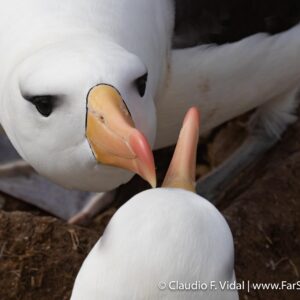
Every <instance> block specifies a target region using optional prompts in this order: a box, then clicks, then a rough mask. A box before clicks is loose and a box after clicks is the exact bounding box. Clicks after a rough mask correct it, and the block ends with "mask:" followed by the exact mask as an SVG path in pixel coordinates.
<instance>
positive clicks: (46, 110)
mask: <svg viewBox="0 0 300 300" xmlns="http://www.w3.org/2000/svg"><path fill="white" fill-rule="evenodd" d="M25 99H26V100H27V101H29V102H31V103H32V104H33V105H34V106H35V107H36V109H37V111H38V112H39V113H40V114H41V115H42V116H44V117H49V116H50V115H51V113H52V111H53V108H54V101H55V97H54V96H51V95H45V96H33V97H25Z"/></svg>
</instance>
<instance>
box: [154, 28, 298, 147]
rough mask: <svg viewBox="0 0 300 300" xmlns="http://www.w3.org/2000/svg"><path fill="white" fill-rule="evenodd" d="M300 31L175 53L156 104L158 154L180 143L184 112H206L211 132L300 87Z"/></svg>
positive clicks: (204, 123) (205, 124) (206, 126)
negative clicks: (190, 108)
mask: <svg viewBox="0 0 300 300" xmlns="http://www.w3.org/2000/svg"><path fill="white" fill-rule="evenodd" d="M299 36H300V25H297V26H295V27H293V28H292V29H290V30H288V31H285V32H282V33H279V34H277V35H273V36H269V35H267V34H256V35H253V36H250V37H248V38H245V39H243V40H241V41H238V42H235V43H229V44H225V45H220V46H205V45H202V46H196V47H192V48H186V49H177V50H173V51H172V53H171V61H170V64H169V65H170V67H169V69H168V72H169V74H168V75H167V80H166V84H165V87H164V93H163V95H162V96H161V97H160V98H159V99H158V101H157V118H158V129H157V143H156V148H161V147H165V146H168V145H172V144H174V143H176V138H177V135H178V132H179V130H180V126H181V120H182V119H183V116H184V114H185V112H186V111H187V110H188V108H189V107H191V106H197V107H199V109H200V110H201V115H202V118H201V119H202V126H201V128H202V130H201V132H204V133H205V132H207V131H208V130H210V129H212V128H214V127H216V126H218V125H220V124H222V123H223V122H225V121H228V120H230V119H232V118H234V117H236V116H239V115H241V114H243V113H245V112H247V111H249V110H251V109H253V108H255V107H258V106H260V105H262V104H263V103H265V102H267V101H268V100H271V99H273V98H274V97H278V96H280V95H281V94H282V93H285V92H286V91H288V90H290V89H294V88H297V87H298V86H299V84H300V59H299V54H300V39H299Z"/></svg>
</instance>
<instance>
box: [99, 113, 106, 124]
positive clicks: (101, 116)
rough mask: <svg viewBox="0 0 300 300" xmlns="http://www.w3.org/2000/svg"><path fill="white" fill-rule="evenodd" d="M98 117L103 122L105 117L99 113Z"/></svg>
mask: <svg viewBox="0 0 300 300" xmlns="http://www.w3.org/2000/svg"><path fill="white" fill-rule="evenodd" d="M99 119H100V121H101V123H103V124H105V118H104V116H103V115H100V116H99Z"/></svg>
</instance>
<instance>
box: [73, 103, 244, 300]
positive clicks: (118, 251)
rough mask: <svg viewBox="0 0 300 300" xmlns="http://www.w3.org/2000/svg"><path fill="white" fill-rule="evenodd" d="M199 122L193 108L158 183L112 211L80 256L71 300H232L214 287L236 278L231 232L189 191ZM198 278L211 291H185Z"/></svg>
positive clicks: (233, 295) (234, 297)
mask: <svg viewBox="0 0 300 300" xmlns="http://www.w3.org/2000/svg"><path fill="white" fill-rule="evenodd" d="M198 123H199V117H198V113H197V111H196V109H194V108H193V109H191V110H190V111H189V113H188V114H187V116H186V119H185V121H184V125H183V128H182V130H181V133H180V137H179V141H178V144H177V147H176V150H175V154H174V157H173V160H172V162H171V165H170V169H169V171H168V173H167V176H166V179H165V181H164V187H163V188H157V189H152V190H148V191H145V192H142V193H140V194H138V195H136V196H135V197H133V198H132V199H131V200H130V201H129V202H127V203H126V204H125V205H124V206H122V207H121V208H120V209H119V210H118V211H117V212H116V214H115V215H114V216H113V218H112V219H111V221H110V223H109V224H108V226H107V228H106V230H105V232H104V234H103V236H102V237H101V239H100V240H99V241H98V243H97V244H96V245H95V247H94V248H93V250H92V251H91V253H90V254H89V256H88V257H87V258H86V260H85V262H84V264H83V266H82V268H81V270H80V272H79V274H78V276H77V279H76V282H75V286H74V289H73V294H72V297H71V300H81V299H89V300H99V299H111V300H117V299H124V300H138V299H167V300H171V299H172V300H174V299H175V300H179V299H195V300H196V299H197V300H199V299H203V300H204V299H205V300H237V299H238V294H237V292H236V291H231V290H221V287H220V286H218V284H219V282H222V283H224V284H226V282H228V283H233V282H234V280H235V274H234V247H233V239H232V235H231V232H230V229H229V227H228V225H227V223H226V221H225V219H224V217H223V216H222V215H221V214H220V213H219V211H218V210H217V209H216V208H215V207H214V206H213V205H212V204H211V203H209V202H208V201H207V200H205V199H204V198H202V197H200V196H198V195H196V194H195V193H194V192H191V190H194V184H193V181H194V177H195V174H194V170H195V159H196V146H197V140H198V135H199V128H198ZM199 282H200V283H206V284H208V287H210V284H211V283H213V282H215V283H216V287H217V289H216V290H215V289H213V288H208V289H207V290H206V291H205V290H201V289H200V288H198V290H194V291H191V290H188V289H189V284H190V285H191V284H194V285H195V284H196V286H197V284H198V283H199ZM180 284H186V290H184V289H182V285H181V289H180V286H179V285H180Z"/></svg>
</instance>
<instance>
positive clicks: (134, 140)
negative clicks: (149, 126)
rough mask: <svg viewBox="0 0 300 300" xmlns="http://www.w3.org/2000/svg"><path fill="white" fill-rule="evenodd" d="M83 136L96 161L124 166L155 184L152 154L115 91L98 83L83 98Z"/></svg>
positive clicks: (153, 185)
mask: <svg viewBox="0 0 300 300" xmlns="http://www.w3.org/2000/svg"><path fill="white" fill-rule="evenodd" d="M86 137H87V140H88V142H89V144H90V147H91V149H92V151H93V154H94V156H95V158H96V160H97V161H98V162H99V163H102V164H106V165H110V166H115V167H119V168H123V169H127V170H129V171H132V172H134V173H137V174H139V175H140V176H141V177H142V178H144V179H145V180H146V181H148V182H149V183H150V185H151V186H152V187H155V186H156V173H155V166H154V158H153V153H152V151H151V147H150V145H149V143H148V141H147V139H146V138H145V136H144V135H143V134H142V133H141V132H140V131H139V130H137V129H136V128H135V125H134V122H133V120H132V118H131V116H130V113H129V111H128V109H127V107H126V105H125V103H124V101H123V99H122V97H121V95H120V94H119V92H118V91H117V90H116V89H115V88H113V87H112V86H109V85H105V84H101V85H98V86H96V87H94V88H92V89H91V90H90V92H89V94H88V98H87V116H86Z"/></svg>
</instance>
